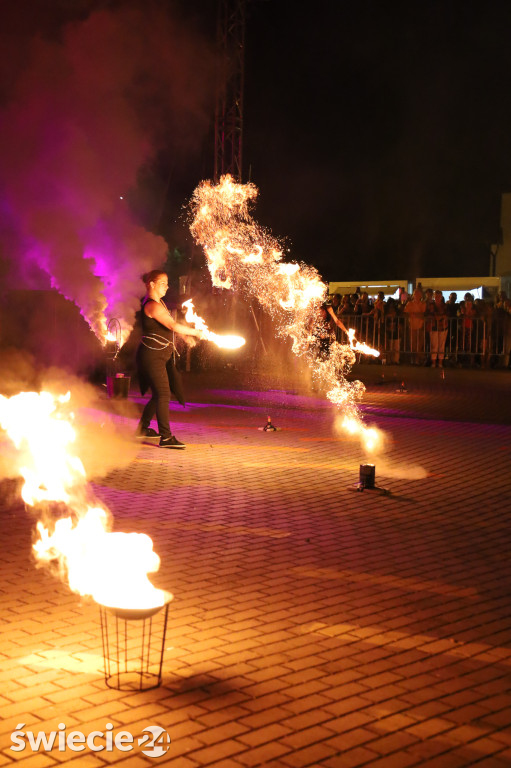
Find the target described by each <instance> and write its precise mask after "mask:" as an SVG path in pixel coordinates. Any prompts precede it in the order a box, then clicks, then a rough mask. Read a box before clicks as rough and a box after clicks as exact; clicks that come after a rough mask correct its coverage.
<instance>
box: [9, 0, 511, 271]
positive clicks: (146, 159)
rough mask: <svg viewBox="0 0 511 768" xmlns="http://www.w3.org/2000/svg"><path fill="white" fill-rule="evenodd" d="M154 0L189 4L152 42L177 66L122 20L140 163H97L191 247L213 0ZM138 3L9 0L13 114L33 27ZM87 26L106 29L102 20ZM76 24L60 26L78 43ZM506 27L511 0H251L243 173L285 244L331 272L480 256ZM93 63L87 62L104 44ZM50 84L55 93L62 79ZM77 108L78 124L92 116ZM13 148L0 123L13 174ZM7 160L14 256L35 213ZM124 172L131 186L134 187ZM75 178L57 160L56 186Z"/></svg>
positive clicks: (481, 267) (507, 169)
mask: <svg viewBox="0 0 511 768" xmlns="http://www.w3.org/2000/svg"><path fill="white" fill-rule="evenodd" d="M151 5H153V6H157V7H158V8H159V10H160V12H161V13H163V14H166V15H168V16H169V18H172V19H176V18H178V19H179V23H178V24H176V25H174V22H173V23H172V24H171V25H170V26H169V30H168V35H169V38H168V42H165V41H163V40H162V41H161V49H160V48H155V50H156V51H157V52H158V51H160V50H163V51H167V52H168V53H169V61H170V65H171V70H168V69H167V68H166V67H167V63H168V62H165V61H164V60H163V59H162V60H161V61H162V62H163V63H161V62H160V63H158V61H157V60H156V54H155V55H154V62H152V65H151V67H149V66H147V67H144V66H143V61H142V58H143V55H142V53H141V50H139V51H138V55H139V56H141V62H140V63H138V64H137V66H135V65H133V62H131V60H130V58H131V55H132V52H133V49H134V47H135V48H138V46H137V45H136V44H134V41H133V38H128V36H127V37H126V40H127V41H128V42H127V43H126V44H124V47H122V51H123V52H122V55H121V54H120V60H119V68H118V70H119V71H118V73H117V74H116V76H118V80H119V81H121V80H122V72H123V71H124V69H123V67H122V56H126V62H128V61H130V66H132V68H133V78H134V79H133V82H132V83H130V84H129V90H130V94H131V96H132V97H133V98H132V101H131V107H132V108H133V113H134V114H137V115H138V117H137V119H136V130H135V128H133V131H132V133H133V136H132V141H133V146H135V145H136V147H137V152H139V155H140V158H141V163H140V168H139V170H138V173H137V174H136V176H135V174H134V170H133V169H134V168H135V161H134V160H133V156H131V157H130V159H129V162H130V163H131V165H132V166H133V168H131V167H130V168H127V169H125V172H124V171H123V172H122V173H121V165H122V162H123V161H122V158H121V156H120V154H119V159H118V165H119V168H118V173H119V178H120V179H121V181H122V182H123V183H124V187H125V188H123V189H122V188H121V187H122V184H121V183H119V185H118V186H115V185H112V189H111V190H110V189H107V190H106V191H105V188H104V184H103V182H101V178H100V175H99V172H98V178H97V181H98V189H99V187H100V186H101V189H102V194H103V196H107V195H110V194H111V196H112V199H113V198H114V197H115V199H118V193H119V194H120V193H124V194H126V193H127V197H128V199H130V200H131V202H132V203H133V206H134V209H135V211H136V214H137V216H138V219H139V221H140V223H141V224H143V226H144V227H146V228H148V229H152V230H153V231H155V232H156V233H157V234H163V235H164V237H165V238H166V240H167V242H168V244H169V246H170V249H171V250H172V249H174V248H175V247H176V246H177V247H180V248H181V249H183V248H185V247H186V241H187V232H186V226H185V222H184V219H183V215H182V206H183V204H184V203H185V202H186V200H187V199H188V198H189V197H190V195H191V193H192V192H193V190H194V188H195V186H196V185H197V184H198V182H199V181H200V180H201V179H202V178H205V177H211V176H212V172H213V144H212V122H213V109H214V85H213V82H212V78H211V72H212V61H213V59H214V51H213V47H214V46H213V44H214V40H215V23H216V19H215V16H216V2H215V0H195V2H185V0H176V1H175V2H170V0H160V1H159V2H155V3H152V4H151ZM132 6H134V7H135V8H137V9H138V11H139V12H140V13H145V9H146V8H147V7H148V5H147V3H145V2H131V3H130V2H128V1H127V0H115V1H112V2H108V1H107V0H80V1H79V2H78V1H77V2H74V3H71V2H68V0H34V2H33V3H32V4H31V14H29V15H28V16H27V14H26V13H24V9H23V8H18V7H17V6H15V5H14V4H12V3H7V2H5V0H0V11H1V22H2V25H1V30H0V35H1V38H2V39H1V41H0V42H1V43H2V47H3V52H4V55H3V57H2V62H1V67H0V107H2V110H4V114H5V109H6V108H7V109H10V110H11V112H12V110H13V109H14V107H13V105H16V104H23V99H26V100H27V103H28V102H29V101H30V99H29V98H28V96H27V91H26V90H25V92H22V93H21V94H20V93H19V92H17V90H16V87H17V86H16V83H17V78H19V75H20V73H22V72H23V68H24V67H25V66H26V62H27V61H28V60H29V57H28V52H29V51H30V50H31V45H32V44H33V42H34V40H36V38H37V37H39V38H42V39H44V40H45V41H51V42H52V43H54V42H55V41H57V42H58V43H59V45H60V41H61V39H62V31H63V30H65V29H69V25H70V24H71V25H73V24H74V25H75V26H76V25H78V26H77V27H76V29H74V32H73V33H72V35H75V37H76V39H78V40H82V38H83V36H82V34H81V31H80V29H79V25H80V24H84V23H86V22H87V20H88V19H89V17H90V16H91V14H93V13H97V12H98V11H99V12H101V11H107V12H108V14H109V16H108V18H112V19H114V20H115V18H116V15H118V14H119V12H120V11H122V9H126V8H127V7H132ZM109 23H110V22H109ZM113 23H115V21H114V22H113ZM183 25H184V26H183ZM91 29H95V30H99V31H98V34H99V33H100V32H101V25H100V24H97V23H96V26H94V24H93V25H91ZM135 29H136V27H135ZM183 29H184V32H183ZM130 34H131V35H133V30H132V29H131V31H130ZM72 35H71V37H70V36H69V34H67V37H66V36H64V40H65V41H67V42H66V45H68V50H67V52H66V56H68V57H71V58H72V56H73V48H72V46H69V40H70V39H71V40H72V39H73V37H72ZM173 35H174V36H175V38H173ZM160 37H161V36H160ZM159 40H160V38H159ZM510 41H511V4H510V3H503V2H500V3H491V2H490V3H488V2H485V3H482V2H477V3H472V4H468V3H466V2H460V1H459V0H456V1H451V2H446V1H445V0H444V2H433V1H429V2H411V1H410V0H409V1H408V2H376V1H375V0H357V2H344V1H339V2H338V1H337V0H330V1H327V0H316V2H314V3H310V4H307V5H305V4H299V3H297V2H296V0H247V29H246V57H245V109H244V179H243V180H244V181H247V180H248V179H249V178H250V180H251V181H253V182H254V183H255V184H256V185H257V186H258V187H259V189H260V198H259V201H258V204H257V206H256V208H255V210H254V216H255V218H256V219H257V220H258V221H260V222H261V223H262V224H263V225H265V226H267V227H269V228H271V230H272V232H273V234H274V235H276V236H277V237H279V238H283V239H285V241H286V245H287V247H288V248H289V249H290V250H289V253H288V254H287V257H288V258H291V259H296V260H303V261H305V262H307V263H312V264H314V265H315V266H316V267H317V268H318V269H319V271H320V273H321V274H322V275H323V277H324V278H325V279H329V280H351V279H353V280H366V279H367V280H369V279H385V278H388V279H396V278H398V279H403V278H409V279H411V278H413V277H415V276H417V275H423V276H428V275H429V276H435V275H438V276H441V275H445V276H451V275H452V276H454V275H460V276H462V275H471V274H478V275H479V274H487V273H488V269H489V246H490V244H491V243H494V242H495V241H496V239H497V238H498V235H499V216H500V194H501V192H502V191H508V190H511V146H510V145H511V43H510ZM158 45H160V42H158ZM175 49H176V50H177V53H176V54H175V55H173V53H172V52H173V51H174V50H175ZM119 50H121V46H120V47H119ZM200 50H202V51H203V52H204V53H203V55H202V54H198V53H197V52H198V51H200ZM59 55H60V54H59ZM158 55H160V54H158ZM105 61H106V64H105ZM181 61H183V64H182V66H181V64H180V62H181ZM102 66H107V67H113V69H115V68H116V65H115V57H114V56H112V57H111V58H110V59H106V58H105V57H104V58H103V63H102ZM90 67H91V76H92V72H93V68H94V61H91V62H90ZM172 68H174V69H172ZM48 71H49V72H50V76H51V70H50V69H48ZM55 71H57V70H55ZM190 73H191V74H190ZM109 75H110V73H106V72H105V77H106V78H107V79H108V76H109ZM38 76H40V75H38ZM94 77H98V73H97V72H95V73H94ZM172 78H174V80H177V81H178V85H177V86H176V87H175V88H173V87H172V85H171V83H172ZM57 79H58V78H57ZM32 80H34V78H32ZM114 80H115V77H114V76H113V75H112V82H113V81H114ZM159 80H161V82H158V81H159ZM26 82H28V79H27V78H25V89H26V88H27V86H26ZM34 82H35V81H34ZM97 82H99V79H98V81H97ZM121 85H122V88H123V89H124V90H123V96H124V94H125V92H126V87H125V84H123V83H120V85H116V86H115V87H116V88H120V87H121ZM45 87H46V86H45ZM101 87H103V86H101ZM187 89H188V90H187ZM119 92H120V91H119ZM29 96H30V98H31V99H32V100H33V97H34V94H33V93H32V94H29ZM167 96H168V97H169V101H168V103H166V104H164V102H165V100H166V99H167ZM51 98H52V99H55V101H56V103H58V105H59V108H60V107H61V106H62V100H61V99H59V98H58V94H57V95H55V94H53V93H52V94H51ZM107 106H109V107H110V106H111V105H107ZM131 107H130V108H131ZM160 107H161V108H160ZM73 108H74V109H75V112H76V115H77V117H76V120H77V121H78V122H77V124H78V123H80V120H81V119H82V118H81V117H79V116H78V108H77V106H76V105H75V106H74V107H73ZM94 109H95V111H96V120H95V123H94V124H95V125H97V126H101V107H100V106H99V108H98V104H97V103H95V104H94ZM15 115H16V117H18V114H17V113H15ZM57 117H58V116H57ZM108 119H109V120H110V126H112V133H111V135H116V132H117V133H123V131H124V129H123V126H125V125H126V121H125V118H124V117H123V118H122V120H120V121H119V128H116V127H115V120H116V119H117V116H115V115H113V114H112V115H109V117H108ZM89 122H90V121H89ZM83 124H84V125H85V123H83ZM80 125H81V123H80ZM107 127H108V126H107ZM114 128H115V130H114ZM95 130H99V128H98V129H95ZM101 130H102V128H101ZM35 141H36V140H35V139H34V142H35ZM92 143H94V142H92ZM98 143H99V140H98ZM121 144H122V142H121ZM149 145H151V146H150V148H149V149H147V147H149ZM108 147H109V145H108V144H107V142H106V132H105V141H104V142H103V143H102V145H101V151H102V152H104V153H105V154H104V158H103V157H100V158H99V160H98V166H99V167H101V166H102V165H104V163H105V162H109V161H110V159H111V155H112V153H111V152H110V150H109V149H108ZM11 150H12V148H11V147H9V146H8V141H4V145H3V147H2V148H1V149H0V155H1V158H0V159H1V160H2V163H3V164H4V165H5V162H6V163H7V166H8V170H9V168H10V172H11V173H12V179H13V180H15V179H19V178H20V174H19V168H21V170H22V171H23V174H25V173H26V168H22V158H23V157H24V154H23V152H20V160H19V162H18V166H19V168H18V166H17V165H16V163H15V162H14V161H13V160H12V151H11ZM34 152H35V149H34ZM115 152H120V149H119V148H118V147H117V146H115ZM114 154H115V153H114ZM44 160H45V162H46V164H47V165H46V167H47V168H48V167H49V165H48V159H47V156H45V157H44ZM34 162H35V163H36V164H37V162H38V160H37V158H35V161H34ZM63 167H64V166H62V163H61V164H60V166H59V172H60V170H62V168H63ZM2 178H3V184H4V191H5V190H6V191H7V196H6V199H8V204H7V205H5V204H4V203H2V205H3V206H4V207H3V210H2V216H3V217H4V219H3V224H2V233H1V234H2V243H0V245H1V246H2V251H3V254H2V255H3V257H4V258H5V253H6V252H12V249H11V247H10V245H11V244H12V242H14V241H17V240H19V243H18V246H19V250H20V252H21V251H22V250H23V248H24V247H25V244H26V240H27V234H28V235H29V236H32V234H33V231H35V230H34V225H33V221H34V218H35V214H34V211H33V210H31V211H29V212H28V213H25V214H24V218H23V222H22V223H23V227H24V228H21V229H20V231H17V230H16V226H17V225H15V224H13V223H12V222H15V221H16V217H17V211H15V210H14V208H13V206H14V203H13V200H14V199H15V198H14V197H13V196H12V195H10V194H9V193H10V190H9V184H10V181H11V179H9V177H8V174H7V176H6V174H5V173H2ZM27 178H28V174H27ZM41 178H42V177H41ZM111 178H112V176H111V174H110V175H109V176H108V179H111ZM130 179H133V181H134V182H135V183H138V190H139V191H138V192H137V193H134V192H133V191H132V192H131V194H130V193H129V189H128V190H126V187H127V186H129V183H130ZM70 181H72V180H70V179H68V178H67V177H66V178H65V179H64V177H63V181H62V184H61V185H60V187H62V186H63V184H64V182H65V184H66V185H68V184H69V183H70ZM100 182H101V184H100ZM0 186H1V185H0ZM19 186H20V189H21V188H22V187H21V185H19ZM93 190H94V185H93V184H92V182H91V194H95V193H94V191H93ZM31 192H32V193H33V190H31ZM33 194H35V193H33ZM66 194H68V196H69V190H67V193H66ZM21 199H22V192H20V191H19V190H18V197H17V198H16V200H21ZM32 202H33V205H34V206H35V198H34V200H33V201H32ZM80 206H81V208H80V215H82V210H83V208H84V206H86V207H87V209H88V211H89V213H88V215H90V216H92V213H91V212H90V210H89V209H90V208H91V206H90V205H88V204H87V205H86V202H85V201H80ZM107 207H108V206H106V204H103V203H102V207H101V215H102V216H103V217H105V216H106V215H107V214H108V216H111V215H112V212H111V211H110V210H108V211H107V214H106V213H105V211H106V209H107ZM6 213H7V217H8V224H7V225H6V224H5V221H6V219H5V214H6ZM27 222H29V224H30V227H31V228H30V227H29V226H28V224H27ZM72 223H73V222H72ZM88 223H89V224H90V222H88ZM70 227H71V225H70ZM71 229H72V227H71ZM82 229H83V228H82ZM6 232H8V238H7V242H8V244H9V247H8V248H6V246H5V243H6V237H5V233H6ZM188 240H189V238H188ZM20 244H21V245H20ZM157 252H159V251H158V249H156V250H155V254H156V253H157ZM196 258H197V257H196Z"/></svg>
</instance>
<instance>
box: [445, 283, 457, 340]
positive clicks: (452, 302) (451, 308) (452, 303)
mask: <svg viewBox="0 0 511 768" xmlns="http://www.w3.org/2000/svg"><path fill="white" fill-rule="evenodd" d="M445 309H446V312H447V318H448V325H449V327H448V329H447V349H448V350H451V351H453V352H454V351H455V350H456V349H457V338H458V310H459V305H458V296H457V294H456V293H454V292H453V293H450V294H449V298H448V299H447V301H446V302H445Z"/></svg>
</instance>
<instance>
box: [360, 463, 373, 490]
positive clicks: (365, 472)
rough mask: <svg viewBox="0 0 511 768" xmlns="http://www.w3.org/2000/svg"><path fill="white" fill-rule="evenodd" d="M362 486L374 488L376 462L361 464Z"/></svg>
mask: <svg viewBox="0 0 511 768" xmlns="http://www.w3.org/2000/svg"><path fill="white" fill-rule="evenodd" d="M359 480H360V486H361V487H362V488H374V485H375V481H376V467H375V465H374V464H361V465H360V473H359Z"/></svg>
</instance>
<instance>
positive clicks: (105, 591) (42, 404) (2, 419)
mask: <svg viewBox="0 0 511 768" xmlns="http://www.w3.org/2000/svg"><path fill="white" fill-rule="evenodd" d="M70 408H71V396H70V393H69V392H68V393H67V395H64V396H55V395H53V394H51V393H50V392H22V393H20V394H18V395H14V396H13V397H10V398H7V397H4V396H2V395H0V426H1V427H2V428H3V429H4V430H5V431H6V433H7V435H8V437H9V438H10V440H11V441H12V443H13V444H14V446H15V448H16V457H15V461H16V462H17V470H18V473H19V475H20V476H21V477H23V479H24V485H23V489H22V492H21V495H22V498H23V500H24V501H25V502H26V504H28V505H30V506H32V507H34V508H36V509H37V512H38V516H39V518H40V520H39V522H38V523H37V532H38V535H39V539H38V541H37V542H36V543H35V545H34V554H35V556H36V557H37V558H38V559H39V560H40V561H41V562H48V563H49V562H52V563H56V564H57V565H58V568H59V572H60V574H61V575H62V576H63V577H66V578H67V580H68V583H69V586H70V588H71V589H72V590H73V591H74V592H77V593H79V594H80V595H88V596H91V597H92V598H93V599H94V600H95V601H96V602H97V603H99V604H100V605H104V606H107V607H109V608H112V609H116V610H118V609H132V610H136V611H140V612H141V614H142V615H143V614H144V612H145V611H148V610H149V611H150V610H152V609H154V608H159V607H160V606H163V605H165V604H166V603H167V602H169V601H170V600H171V599H172V595H171V594H170V593H166V592H164V591H163V590H161V589H156V588H155V587H154V586H153V585H152V584H151V582H150V581H149V579H148V574H149V573H154V572H155V571H157V570H158V568H159V564H160V559H159V557H158V555H157V554H156V553H155V552H154V551H153V543H152V541H151V539H150V538H149V536H146V535H145V534H140V533H117V532H115V533H114V532H112V530H111V527H112V526H111V516H110V514H109V512H108V511H107V510H106V509H104V508H103V507H101V506H98V505H90V504H89V503H88V501H87V496H88V495H90V494H89V493H88V489H87V485H86V475H85V469H84V467H83V464H82V462H81V460H80V458H79V457H78V456H76V455H74V454H73V450H72V447H73V442H74V441H75V437H76V433H75V430H74V428H73V426H72V422H73V420H74V415H73V412H72V410H70Z"/></svg>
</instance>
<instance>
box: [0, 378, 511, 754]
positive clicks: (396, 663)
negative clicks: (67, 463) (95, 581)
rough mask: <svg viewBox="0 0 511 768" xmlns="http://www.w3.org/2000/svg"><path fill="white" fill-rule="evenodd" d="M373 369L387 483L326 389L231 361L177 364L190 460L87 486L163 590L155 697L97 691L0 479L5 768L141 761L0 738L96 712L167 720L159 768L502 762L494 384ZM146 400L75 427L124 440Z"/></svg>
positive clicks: (500, 399) (510, 673)
mask: <svg viewBox="0 0 511 768" xmlns="http://www.w3.org/2000/svg"><path fill="white" fill-rule="evenodd" d="M382 370H383V368H382V367H376V366H374V367H373V366H370V367H368V368H367V369H363V370H362V374H363V377H364V379H365V380H366V381H367V382H368V390H367V393H366V396H365V399H364V404H363V412H364V417H365V419H366V421H367V423H368V424H375V425H377V426H379V427H380V428H381V429H383V430H384V431H385V433H386V448H385V451H384V453H383V454H382V455H380V456H379V457H378V458H377V459H376V460H375V463H376V481H377V485H378V486H382V487H384V488H385V489H387V490H388V491H389V493H388V494H380V493H378V492H376V491H364V492H357V491H356V490H354V489H353V486H354V484H355V483H356V482H357V480H358V473H359V465H360V463H361V462H363V461H365V457H364V455H363V453H362V452H361V449H360V448H359V446H358V443H357V442H354V441H352V440H349V439H347V438H346V437H345V436H344V435H343V434H341V433H340V432H338V431H337V430H336V412H335V409H334V408H333V407H332V406H331V405H330V404H329V403H327V402H326V401H325V400H324V399H322V398H321V397H319V396H318V395H316V396H311V395H305V394H300V393H299V392H295V391H284V390H282V389H280V390H278V389H277V390H273V391H263V389H262V388H261V387H260V386H259V387H258V386H256V385H257V382H254V381H251V388H250V389H247V388H246V387H245V388H243V386H241V385H240V386H239V387H235V386H234V385H235V379H236V376H235V374H234V373H232V374H229V376H228V377H225V376H224V377H223V379H222V377H217V380H214V377H210V380H208V376H206V375H203V376H200V375H199V376H196V377H191V380H190V382H189V391H190V392H191V395H192V396H191V404H190V405H188V406H187V407H186V409H181V408H180V407H178V406H175V405H173V406H172V413H171V422H172V424H173V425H174V428H175V432H176V434H177V436H178V437H179V438H180V439H181V440H183V441H184V442H186V444H187V448H186V450H185V451H163V450H160V449H159V448H157V447H154V446H152V445H149V444H145V443H141V444H140V445H137V446H135V451H136V453H135V456H134V458H133V459H132V460H130V461H129V462H128V463H124V464H123V465H122V466H120V467H119V468H117V469H113V470H111V471H110V472H109V474H108V475H107V476H106V477H104V478H102V479H96V480H95V481H94V482H93V483H92V487H93V490H94V492H95V494H96V495H97V497H99V499H101V500H102V501H103V502H104V503H105V504H106V505H107V506H108V507H109V508H110V510H111V511H112V513H113V515H114V517H115V527H116V529H117V530H136V531H143V532H145V533H148V534H149V535H150V536H151V537H152V538H153V540H154V547H155V550H156V551H157V552H158V553H159V555H160V557H161V560H162V563H161V568H160V571H159V573H158V575H157V577H156V578H155V582H157V583H158V585H159V586H163V587H165V588H167V589H169V590H170V591H172V592H173V594H174V596H175V597H174V600H173V602H172V603H171V604H170V612H169V623H168V630H167V641H166V652H165V660H164V667H163V684H162V685H161V687H159V688H156V689H154V690H151V691H142V692H133V691H125V692H123V691H118V690H112V689H110V688H108V687H107V686H106V685H105V681H104V678H103V671H102V644H101V632H100V625H99V617H98V609H97V607H96V606H95V605H94V604H91V603H90V602H87V601H86V600H81V599H80V598H79V597H78V596H76V595H74V594H72V593H71V592H70V591H69V589H68V588H67V587H66V586H65V585H64V584H62V583H61V582H60V581H58V580H57V579H56V578H55V577H54V576H53V575H52V574H51V573H50V572H49V571H48V570H47V569H44V568H36V567H35V565H34V562H33V560H32V557H31V554H30V547H31V542H32V539H33V529H34V517H33V514H32V513H30V512H29V511H26V510H25V509H24V507H23V505H22V504H21V503H20V501H19V499H18V496H17V494H18V491H19V488H18V486H17V484H16V483H14V482H13V481H3V483H2V486H1V487H2V504H1V511H0V514H1V520H2V531H3V537H4V541H3V547H2V560H1V565H0V600H1V606H2V611H1V614H0V623H1V630H2V631H1V636H0V680H1V685H0V724H1V728H0V730H1V744H0V749H1V751H0V766H2V765H10V764H11V763H19V764H20V765H22V766H23V767H24V768H45V766H52V765H57V764H59V763H62V762H66V763H69V764H71V765H75V764H78V765H79V766H80V768H96V766H98V767H99V766H103V765H107V764H111V763H116V764H117V765H126V766H130V768H138V766H143V765H154V764H155V763H157V762H158V759H155V758H151V757H148V756H145V755H144V754H143V752H142V748H141V747H139V746H137V745H136V744H135V746H134V749H133V750H132V751H125V752H123V751H120V750H119V749H117V748H115V747H114V748H113V749H112V750H107V749H103V750H102V751H96V752H94V751H91V750H90V749H89V748H88V747H86V748H85V749H84V751H83V752H74V751H72V750H70V749H69V748H68V749H66V750H65V751H59V749H58V748H57V744H55V746H54V748H53V750H52V751H45V750H44V749H43V748H41V749H39V751H37V752H35V751H33V750H32V749H31V747H30V745H29V744H27V746H26V748H25V749H24V750H23V751H17V752H15V751H12V750H11V749H10V747H11V746H12V742H11V734H12V732H13V730H14V729H16V728H17V727H18V726H20V724H23V726H21V728H22V729H23V730H24V731H25V732H27V731H29V730H30V731H32V732H34V733H37V732H40V731H44V732H47V733H50V732H51V731H55V730H58V725H59V724H65V726H66V729H67V730H66V732H67V733H68V734H69V732H71V731H74V730H78V731H81V732H82V733H84V734H86V735H87V734H88V733H90V732H91V731H94V730H99V731H103V732H104V731H105V728H106V724H107V723H110V724H112V726H113V730H114V733H117V732H118V731H119V730H128V731H129V732H130V733H131V734H133V735H134V736H137V737H138V736H139V735H140V734H141V732H142V730H143V729H144V728H146V727H147V726H149V725H157V726H161V727H163V728H164V729H165V730H166V731H167V732H168V734H169V736H170V739H171V742H170V745H169V748H168V751H167V753H166V755H165V756H164V757H161V758H159V760H160V763H163V762H167V763H169V764H170V765H172V766H173V768H174V766H175V768H195V767H196V766H218V767H219V768H246V767H249V766H268V767H270V766H271V768H298V767H299V766H326V767H328V768H351V767H352V766H371V768H405V767H406V766H418V765H420V766H431V767H433V766H434V767H435V768H443V767H445V768H457V767H458V766H472V765H477V766H481V768H483V766H484V768H505V766H511V729H510V727H509V726H510V722H511V615H510V610H509V606H510V587H511V566H510V558H509V551H510V543H511V530H510V525H509V521H510V512H511V472H510V457H511V427H510V423H511V419H510V411H511V407H510V398H509V391H510V384H511V374H510V373H509V372H505V371H502V372H500V371H494V372H491V371H490V372H482V371H481V372H480V371H454V370H453V371H447V372H446V374H445V378H441V375H440V372H439V371H432V370H421V371H418V370H414V369H411V368H410V369H405V368H399V369H394V370H392V369H390V368H389V369H388V370H385V371H383V373H384V374H385V376H384V377H383V378H382ZM226 382H228V383H226ZM388 382H389V383H388ZM396 383H397V384H396ZM402 383H404V386H403V387H401V384H402ZM396 389H398V390H401V389H406V390H407V391H396ZM141 402H142V401H141V400H138V399H137V398H135V397H131V398H130V402H129V403H123V404H122V407H121V405H120V404H119V403H114V402H112V401H105V400H101V399H98V403H97V407H96V408H95V409H91V411H90V418H91V421H92V422H93V421H94V419H100V418H101V414H102V413H104V411H105V410H112V409H113V410H115V412H116V414H117V415H116V416H115V418H114V421H115V422H116V423H117V424H119V425H120V426H121V427H123V428H125V429H126V430H128V431H130V432H131V431H133V429H134V427H135V424H136V410H137V409H139V408H140V403H141ZM98 414H99V416H98ZM268 416H270V417H271V419H272V423H273V424H275V425H276V426H278V427H279V428H280V431H277V432H271V433H268V432H263V431H261V429H260V428H261V427H263V426H264V424H265V423H266V421H267V417H268ZM61 730H62V729H61ZM99 743H100V742H99V741H97V742H96V744H99Z"/></svg>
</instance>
